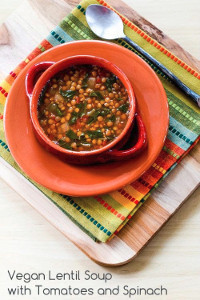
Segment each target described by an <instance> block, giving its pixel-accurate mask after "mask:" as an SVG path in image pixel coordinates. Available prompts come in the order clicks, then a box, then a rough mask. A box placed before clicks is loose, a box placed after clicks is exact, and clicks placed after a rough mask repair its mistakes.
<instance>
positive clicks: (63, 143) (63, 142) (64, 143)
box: [58, 140, 72, 150]
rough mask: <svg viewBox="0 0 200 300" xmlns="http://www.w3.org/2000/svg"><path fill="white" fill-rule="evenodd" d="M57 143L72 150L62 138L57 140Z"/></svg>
mask: <svg viewBox="0 0 200 300" xmlns="http://www.w3.org/2000/svg"><path fill="white" fill-rule="evenodd" d="M58 145H59V146H60V147H62V148H65V149H68V150H72V147H71V146H70V145H69V143H66V142H65V141H63V140H59V141H58Z"/></svg>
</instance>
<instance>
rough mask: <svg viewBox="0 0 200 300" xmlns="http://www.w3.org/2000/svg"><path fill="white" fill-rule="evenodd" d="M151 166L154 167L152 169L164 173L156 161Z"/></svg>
mask: <svg viewBox="0 0 200 300" xmlns="http://www.w3.org/2000/svg"><path fill="white" fill-rule="evenodd" d="M152 167H154V169H156V170H158V171H160V172H161V173H163V174H165V173H166V170H165V169H163V168H162V167H160V166H159V165H157V164H156V163H154V164H153V165H152Z"/></svg>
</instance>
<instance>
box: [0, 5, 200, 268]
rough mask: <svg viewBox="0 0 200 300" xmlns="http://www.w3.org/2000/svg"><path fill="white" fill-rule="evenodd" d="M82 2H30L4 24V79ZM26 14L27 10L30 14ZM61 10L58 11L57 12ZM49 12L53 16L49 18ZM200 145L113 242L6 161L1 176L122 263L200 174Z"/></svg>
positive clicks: (102, 254) (106, 260) (73, 236)
mask: <svg viewBox="0 0 200 300" xmlns="http://www.w3.org/2000/svg"><path fill="white" fill-rule="evenodd" d="M78 2H79V1H78V0H66V1H64V0H49V1H48V6H47V5H46V0H26V1H24V2H23V3H22V4H21V6H20V7H19V8H18V9H17V10H16V11H15V12H14V13H13V14H12V15H11V16H10V17H9V18H8V19H7V20H6V22H5V23H4V24H3V25H2V26H1V27H0V57H3V59H1V60H0V79H3V78H4V76H6V74H7V73H9V72H10V70H12V69H13V68H14V67H15V66H16V65H17V64H18V63H19V62H20V61H21V60H22V59H23V58H24V57H25V56H27V55H28V54H29V53H30V52H31V51H32V49H33V48H34V47H35V46H36V45H37V44H38V43H39V42H40V41H41V40H42V39H43V38H44V37H45V36H46V35H47V34H48V33H49V31H50V30H51V29H52V28H54V26H55V25H57V24H58V23H59V21H60V20H61V19H62V18H63V17H64V16H65V15H67V14H68V13H69V12H70V11H71V9H72V8H73V7H74V6H75V5H77V4H78ZM107 2H108V3H109V4H111V5H112V6H113V7H114V8H116V9H117V10H118V11H120V12H121V13H122V14H124V15H125V16H126V17H128V18H129V19H130V20H131V21H133V22H134V23H136V24H137V25H138V26H139V27H140V28H141V29H143V30H144V31H146V32H147V33H148V34H149V35H151V36H152V37H153V38H155V39H157V40H158V41H159V42H160V43H161V44H163V45H164V46H166V47H167V48H168V49H169V50H171V51H172V52H174V53H175V54H176V55H177V56H179V57H180V58H182V59H183V60H184V61H185V62H186V63H188V64H189V65H190V66H192V67H193V68H194V69H196V70H197V71H200V62H199V61H198V60H197V59H195V58H194V57H192V56H191V55H190V54H189V53H188V52H186V51H184V50H183V49H182V48H181V47H180V46H179V45H178V44H177V43H176V42H174V41H173V40H171V39H170V38H169V37H167V36H166V35H165V34H163V32H161V31H160V30H159V29H157V28H156V27H155V26H153V25H152V24H150V23H149V22H148V21H146V20H145V19H143V18H142V17H141V16H139V15H138V14H137V13H136V12H135V11H133V10H132V9H131V8H130V7H129V6H127V5H126V4H125V3H123V2H122V1H120V0H117V1H116V0H110V1H109V0H108V1H107ZM25 12H26V13H25ZM55 12H56V13H55ZM47 16H48V17H47ZM199 150H200V147H199V146H196V147H195V149H193V150H192V151H191V152H190V154H189V155H188V156H187V157H186V158H185V159H184V160H183V162H181V163H180V164H179V165H178V166H177V167H176V168H175V170H174V171H173V172H171V174H170V175H169V176H168V177H167V178H166V179H165V181H164V183H163V184H161V185H160V186H159V188H158V189H157V190H156V191H155V192H153V193H152V196H151V197H149V199H148V201H147V202H146V203H145V204H143V206H142V207H141V208H140V209H139V210H138V212H137V213H136V214H135V216H134V217H133V218H132V219H131V220H130V221H129V223H128V224H127V225H126V226H125V228H123V230H122V231H121V232H120V233H119V235H118V236H117V237H115V238H114V239H113V240H112V241H110V242H109V243H106V244H104V243H95V242H94V241H93V240H92V239H91V238H90V237H88V236H87V235H86V234H85V233H83V232H82V231H81V230H80V229H79V228H78V227H77V226H76V225H75V224H74V223H73V222H72V221H71V220H70V219H68V218H67V217H66V216H65V215H64V214H63V213H62V212H61V211H60V210H59V209H58V208H57V207H56V206H55V205H54V204H52V203H51V202H50V201H49V200H48V199H47V198H46V197H45V196H44V195H43V194H42V193H41V192H40V191H39V190H37V189H36V188H35V187H34V186H33V185H32V184H31V183H29V182H28V181H27V180H26V179H25V178H24V177H23V176H22V175H20V174H19V173H18V172H17V171H16V170H14V169H13V168H12V167H11V166H10V165H8V164H7V163H6V162H5V161H4V160H3V159H0V176H1V177H2V178H3V179H4V180H5V181H6V182H7V183H8V184H9V185H10V186H11V187H12V188H13V189H14V190H16V191H17V192H18V193H19V194H20V195H21V196H22V197H24V199H25V200H27V201H28V202H29V203H30V204H31V205H32V206H33V207H34V208H36V209H37V210H38V211H39V212H40V213H41V214H42V215H43V216H44V217H45V218H46V219H47V220H48V221H49V222H50V223H52V224H53V225H54V226H55V227H56V228H58V229H59V230H60V231H61V232H62V233H63V234H64V235H65V236H66V237H67V238H68V239H69V240H71V241H72V242H73V243H74V244H75V245H76V246H77V247H79V248H80V249H81V250H82V251H83V252H84V253H85V254H86V255H88V256H89V257H90V258H91V259H93V260H94V261H96V262H97V263H99V264H103V265H110V266H116V265H122V264H125V263H127V262H129V261H130V260H132V259H133V258H134V257H135V256H136V255H137V254H138V253H139V251H140V250H141V249H142V248H143V247H144V246H145V245H146V244H147V243H148V242H149V240H150V239H151V238H152V237H153V236H154V235H155V234H156V233H157V232H158V230H159V229H160V228H161V227H162V226H163V225H164V224H165V223H166V222H167V220H169V218H170V217H171V216H172V215H173V214H174V213H175V212H176V211H177V209H178V208H179V207H180V206H181V205H182V204H183V203H184V201H185V200H186V199H187V198H188V197H189V196H190V195H191V193H192V192H193V191H194V190H195V189H196V188H197V187H198V185H199V178H200V172H199V170H200V151H199Z"/></svg>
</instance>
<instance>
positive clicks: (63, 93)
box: [59, 89, 77, 100]
mask: <svg viewBox="0 0 200 300" xmlns="http://www.w3.org/2000/svg"><path fill="white" fill-rule="evenodd" d="M76 92H77V91H71V90H67V91H63V90H62V89H60V90H59V93H60V94H61V96H63V97H64V98H65V99H66V100H69V99H70V100H71V99H72V98H73V97H74V96H75V95H76Z"/></svg>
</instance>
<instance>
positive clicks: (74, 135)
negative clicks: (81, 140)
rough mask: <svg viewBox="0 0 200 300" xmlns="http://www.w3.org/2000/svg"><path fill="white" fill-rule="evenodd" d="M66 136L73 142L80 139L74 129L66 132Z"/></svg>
mask: <svg viewBox="0 0 200 300" xmlns="http://www.w3.org/2000/svg"><path fill="white" fill-rule="evenodd" d="M66 136H68V137H69V138H70V139H71V140H77V139H78V136H77V135H76V133H75V132H74V131H73V130H72V129H69V130H68V131H66Z"/></svg>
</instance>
